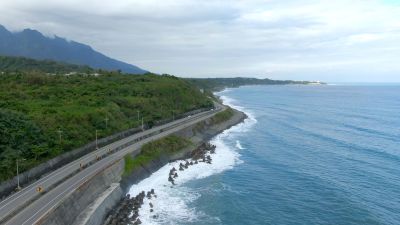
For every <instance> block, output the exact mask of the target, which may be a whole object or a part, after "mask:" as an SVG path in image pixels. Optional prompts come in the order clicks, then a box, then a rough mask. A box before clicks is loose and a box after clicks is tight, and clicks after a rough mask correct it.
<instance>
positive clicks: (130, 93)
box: [0, 65, 212, 180]
mask: <svg viewBox="0 0 400 225" xmlns="http://www.w3.org/2000/svg"><path fill="white" fill-rule="evenodd" d="M39 66H44V65H39ZM16 68H17V70H16V71H23V70H21V69H18V66H16ZM11 71H12V70H11ZM211 106H212V102H211V100H210V99H209V98H207V97H206V96H205V95H203V94H202V93H201V92H200V91H199V90H198V89H197V88H195V87H194V86H192V85H191V84H190V83H189V82H187V81H184V80H182V79H179V78H176V77H173V76H167V75H164V76H158V75H153V74H146V75H130V76H127V75H120V74H118V73H111V72H102V73H101V74H100V75H99V76H92V75H70V76H65V75H46V74H45V73H43V72H4V70H3V72H2V74H0V180H5V179H8V178H11V177H12V176H14V175H15V169H14V168H15V160H16V158H25V159H26V161H23V162H21V171H24V170H27V169H29V168H32V167H33V166H35V165H38V164H39V163H41V162H43V161H45V160H48V159H50V158H52V157H54V156H57V155H59V154H61V153H63V152H66V151H70V150H72V149H75V148H77V147H79V146H82V145H84V144H86V143H88V142H91V141H93V140H94V139H95V130H96V129H98V130H99V137H104V136H108V135H110V134H113V133H116V132H119V131H123V130H126V129H129V128H133V127H137V126H139V124H140V122H139V121H138V113H137V112H138V111H139V113H140V115H143V116H144V122H145V123H148V124H150V125H151V124H152V123H154V122H155V121H159V120H162V119H168V118H171V117H172V116H173V114H174V115H178V114H180V113H183V112H187V111H190V110H194V109H198V108H203V107H211ZM106 120H107V122H106ZM106 123H107V125H106ZM59 130H60V131H62V135H61V137H62V138H61V141H60V139H59V133H58V131H59Z"/></svg>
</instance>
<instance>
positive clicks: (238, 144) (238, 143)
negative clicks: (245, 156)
mask: <svg viewBox="0 0 400 225" xmlns="http://www.w3.org/2000/svg"><path fill="white" fill-rule="evenodd" d="M235 146H236V148H238V149H240V150H243V149H244V148H243V146H242V145H241V144H240V141H239V140H236V145H235Z"/></svg>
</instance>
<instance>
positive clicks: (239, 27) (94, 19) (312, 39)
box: [0, 0, 400, 81]
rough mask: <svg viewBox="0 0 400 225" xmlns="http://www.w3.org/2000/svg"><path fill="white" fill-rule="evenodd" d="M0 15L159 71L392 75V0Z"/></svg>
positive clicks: (397, 13) (142, 5) (194, 2)
mask: <svg viewBox="0 0 400 225" xmlns="http://www.w3.org/2000/svg"><path fill="white" fill-rule="evenodd" d="M0 21H2V23H3V25H5V26H6V27H7V28H9V29H12V30H21V29H23V28H26V27H30V28H34V29H38V30H40V31H42V32H44V33H46V34H47V35H50V36H51V35H54V34H56V35H58V36H62V37H66V38H67V39H70V40H76V41H79V42H83V43H86V44H89V45H91V46H93V47H94V48H95V49H97V50H99V51H101V52H104V53H105V54H107V55H110V56H112V57H115V58H118V59H122V60H124V61H127V62H129V63H132V64H135V65H138V66H141V67H143V68H146V69H148V70H151V71H154V72H159V73H171V74H177V75H181V76H196V77H206V76H231V75H235V76H237V75H241V76H268V77H271V78H276V79H304V78H307V79H315V80H324V78H327V79H333V78H334V79H335V80H346V79H347V78H348V76H344V75H343V76H340V75H337V76H334V75H332V74H342V73H343V71H352V72H354V71H364V73H367V74H368V75H367V76H366V75H365V74H364V75H363V76H360V79H368V78H369V77H371V78H370V80H376V79H377V78H382V77H383V78H384V79H385V80H392V81H400V76H399V74H398V72H399V67H400V66H398V63H397V61H398V60H399V56H400V49H399V47H398V43H400V42H399V41H400V23H399V22H398V21H400V5H398V4H393V3H392V2H388V1H378V0H354V1H345V0H335V1H317V0H303V1H296V0H289V1H278V0H237V1H231V0H210V1H201V0H164V1H156V0H146V1H139V0H113V1H110V0H107V1H95V0H86V1H81V0H63V1H61V0H30V1H25V0H2V1H1V2H0ZM371 65H374V68H379V67H382V68H383V67H384V68H385V69H382V70H381V71H382V73H383V72H384V73H385V76H382V74H380V70H379V69H371V70H369V71H370V72H369V73H368V71H365V68H367V67H371ZM339 72H340V73H339ZM329 74H330V75H329Z"/></svg>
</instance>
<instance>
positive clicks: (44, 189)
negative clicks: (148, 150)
mask: <svg viewBox="0 0 400 225" xmlns="http://www.w3.org/2000/svg"><path fill="white" fill-rule="evenodd" d="M221 109H223V108H222V107H217V108H216V109H214V110H209V111H206V112H204V111H203V112H201V113H198V114H195V115H193V116H190V118H189V119H186V120H183V121H180V122H178V123H174V124H171V125H170V126H167V127H164V128H161V129H158V130H155V131H153V132H151V133H148V134H144V135H142V136H140V137H137V138H135V139H133V140H127V142H123V143H121V144H120V145H118V146H117V147H115V148H113V149H108V150H106V149H103V151H104V150H105V153H104V154H99V155H95V156H96V157H93V159H92V160H90V161H89V162H87V163H85V164H82V163H80V164H79V167H78V168H77V169H76V170H75V171H74V172H71V173H69V174H68V175H67V176H65V177H64V178H63V179H61V180H59V181H57V182H55V183H54V184H52V185H51V186H48V187H41V189H42V191H40V192H38V193H37V194H36V195H35V196H32V198H30V199H29V200H27V201H26V202H24V203H23V204H21V205H20V206H19V207H17V208H15V209H13V210H12V211H11V212H10V213H8V215H6V216H4V217H3V218H1V219H0V223H2V222H4V221H7V220H8V219H10V218H11V217H12V216H13V215H15V214H14V213H16V212H18V211H19V210H20V209H22V208H24V207H26V206H28V205H29V204H31V203H32V202H34V201H35V200H37V199H38V198H39V197H40V196H42V195H43V194H45V193H46V192H48V191H50V190H52V189H53V188H54V187H56V186H58V185H59V184H61V183H63V182H64V181H66V180H67V179H69V178H71V177H72V176H74V175H75V174H77V173H79V172H80V171H82V170H84V169H86V168H88V167H89V166H91V165H93V164H94V163H96V162H97V161H100V160H101V159H104V158H106V157H107V156H110V155H112V154H114V153H116V152H119V151H120V150H122V149H125V148H127V147H129V146H131V145H133V144H135V143H138V142H139V141H141V140H143V139H146V138H149V137H152V136H155V135H157V134H160V133H162V132H165V131H168V130H171V129H174V128H176V127H179V126H181V125H183V124H185V123H189V122H191V121H194V120H196V119H198V118H201V117H205V116H207V115H210V114H214V113H216V112H219V111H221ZM127 138H129V137H127ZM127 138H126V139H127ZM123 140H124V139H122V140H119V141H123ZM139 152H140V149H139ZM89 154H91V153H89ZM122 157H123V156H122ZM120 159H121V157H120V158H118V159H116V160H113V161H111V162H110V163H108V164H107V165H111V164H113V163H115V162H116V161H118V160H120Z"/></svg>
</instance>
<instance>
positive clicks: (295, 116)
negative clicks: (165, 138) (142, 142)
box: [129, 85, 400, 225]
mask: <svg viewBox="0 0 400 225" xmlns="http://www.w3.org/2000/svg"><path fill="white" fill-rule="evenodd" d="M217 95H219V96H221V99H222V100H223V101H224V103H225V104H228V105H231V106H232V107H234V108H237V109H239V110H242V111H244V112H245V113H246V114H247V115H248V116H249V118H248V119H247V120H246V121H245V122H244V123H242V124H239V125H236V126H234V127H233V128H231V129H229V130H227V131H225V132H224V133H222V134H220V135H218V136H217V137H215V138H214V139H213V140H212V141H211V142H212V143H213V144H215V145H216V146H217V148H216V154H214V155H212V157H213V161H212V162H213V163H212V164H211V165H210V164H205V163H200V164H197V165H194V166H190V167H189V169H187V170H185V171H183V172H181V171H178V174H179V177H178V178H177V179H176V183H177V185H175V186H172V185H171V184H170V183H169V182H168V180H167V178H168V173H169V170H170V169H171V168H172V167H173V166H175V168H178V166H177V165H179V163H180V162H175V163H172V164H168V165H166V166H164V167H163V168H161V169H160V170H159V171H157V172H155V173H154V174H153V175H151V176H150V177H149V178H147V179H145V180H143V181H142V182H140V183H139V184H136V185H133V186H132V187H131V189H130V191H129V192H130V194H131V195H136V194H137V193H139V192H140V191H142V190H145V191H148V190H150V189H152V188H154V189H155V191H156V194H157V198H156V199H152V200H147V199H146V200H145V204H144V205H143V207H142V208H141V211H140V219H141V221H142V222H143V224H193V225H201V224H232V225H233V224H304V225H309V224H400V87H399V86H379V85H376V86H371V85H369V86H349V85H345V86H343V85H335V86H329V85H322V86H246V87H241V88H237V89H228V90H226V91H223V92H220V93H217ZM149 201H151V202H152V204H153V205H154V212H150V207H149V204H148V202H149ZM153 215H157V217H156V218H153Z"/></svg>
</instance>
